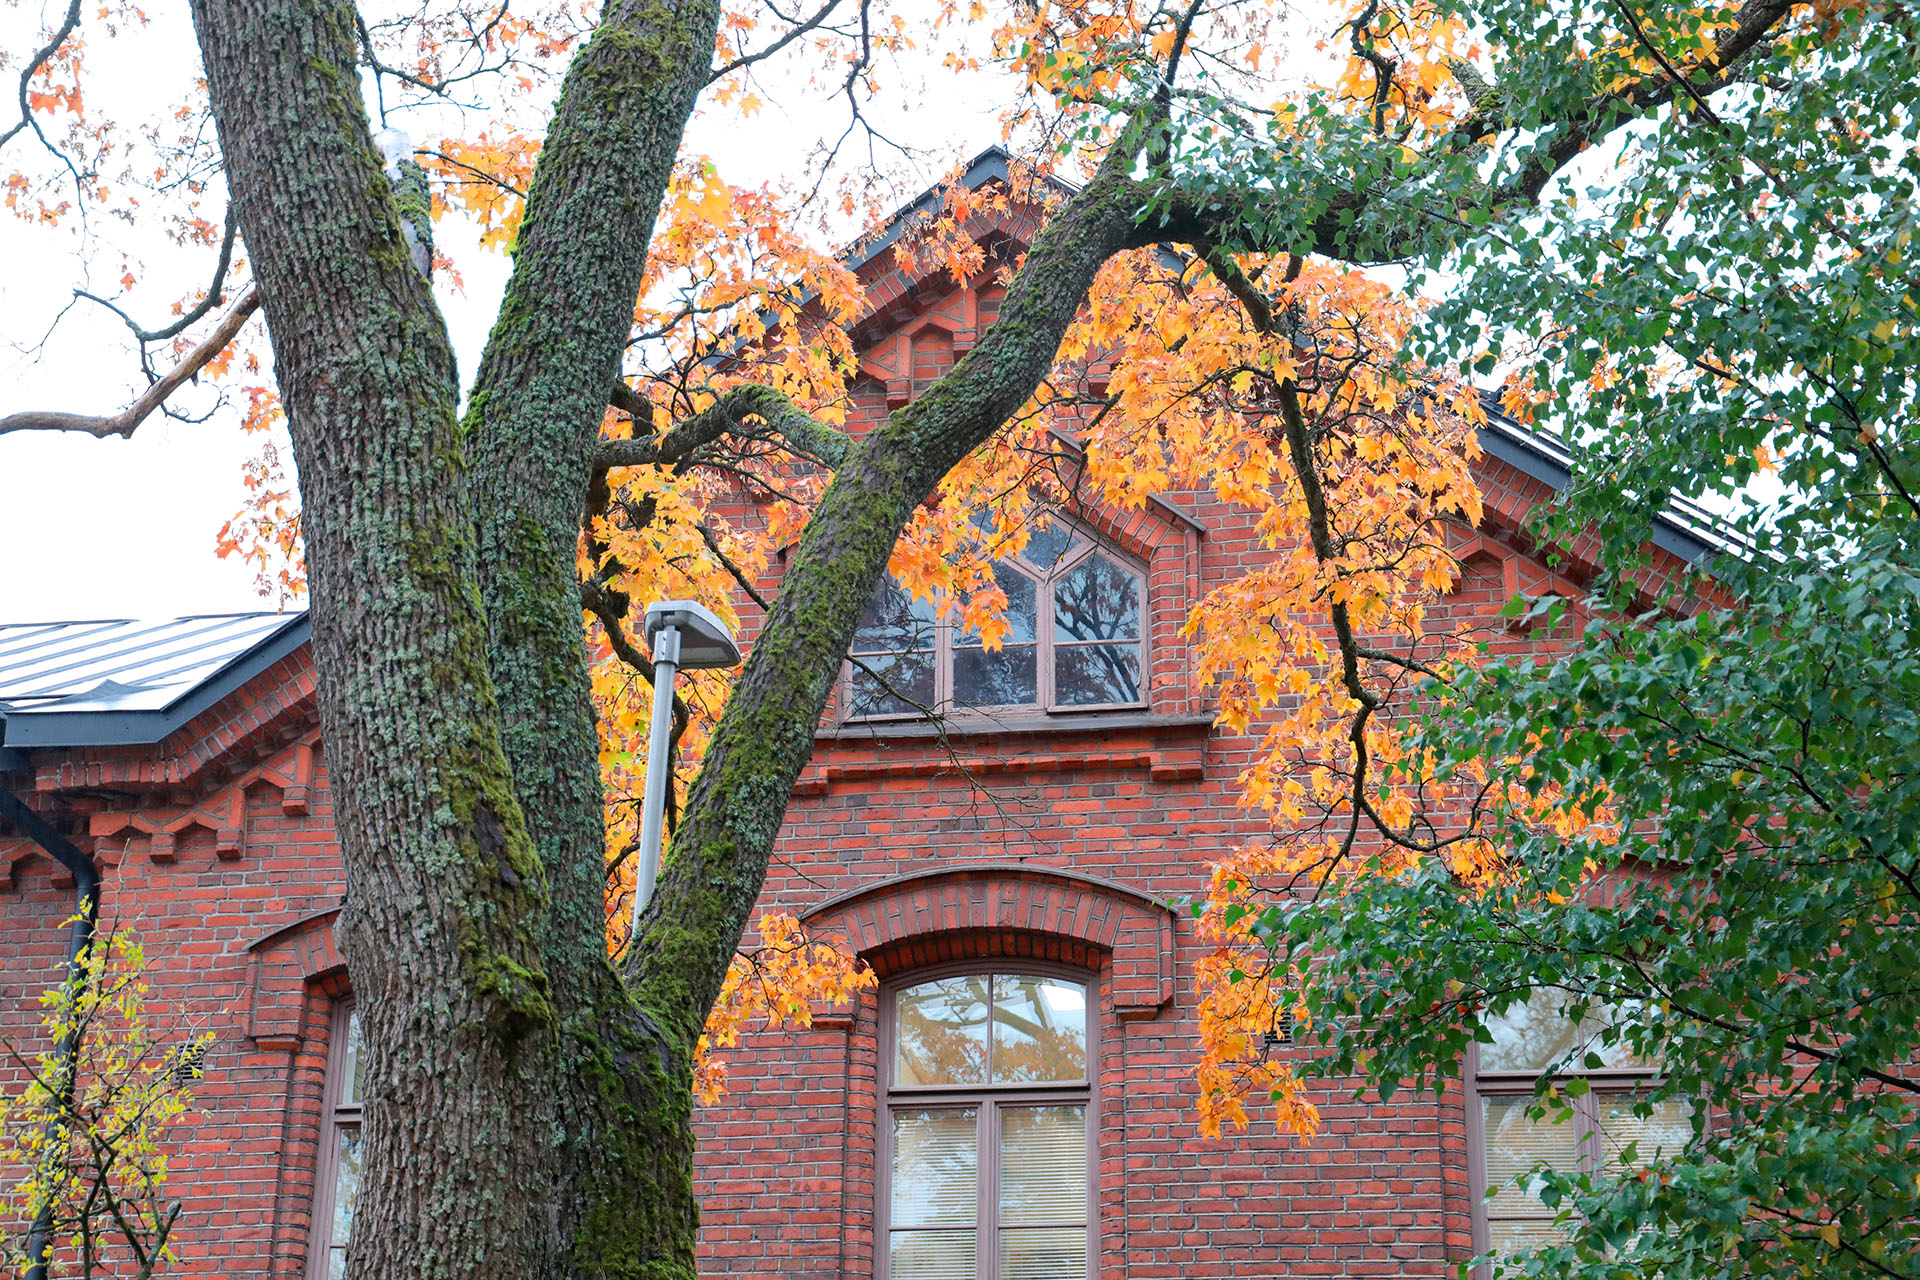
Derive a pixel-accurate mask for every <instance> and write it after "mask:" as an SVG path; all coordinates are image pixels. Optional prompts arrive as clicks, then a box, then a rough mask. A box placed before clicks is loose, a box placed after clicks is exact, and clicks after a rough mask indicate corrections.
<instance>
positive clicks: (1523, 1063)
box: [1480, 989, 1646, 1072]
mask: <svg viewBox="0 0 1920 1280" xmlns="http://www.w3.org/2000/svg"><path fill="white" fill-rule="evenodd" d="M1571 1002H1572V997H1570V996H1569V995H1568V994H1567V993H1566V992H1564V991H1556V990H1552V989H1543V990H1539V991H1535V992H1533V993H1531V994H1530V995H1528V997H1527V998H1526V1000H1525V1001H1524V1002H1523V1003H1521V1004H1516V1005H1513V1006H1511V1007H1509V1008H1508V1009H1507V1011H1506V1012H1505V1013H1503V1014H1501V1015H1500V1016H1499V1017H1497V1018H1496V1017H1489V1018H1488V1019H1486V1028H1487V1031H1488V1032H1489V1033H1490V1034H1491V1035H1492V1036H1493V1043H1492V1044H1483V1045H1481V1046H1480V1070H1482V1071H1532V1072H1540V1071H1545V1070H1547V1069H1548V1068H1550V1067H1554V1066H1558V1065H1560V1064H1563V1063H1564V1064H1565V1068H1564V1069H1565V1070H1568V1071H1572V1072H1578V1071H1580V1070H1582V1069H1583V1068H1584V1067H1585V1066H1586V1055H1587V1053H1588V1052H1592V1053H1597V1054H1599V1055H1600V1059H1601V1061H1602V1062H1604V1063H1605V1064H1606V1065H1607V1066H1609V1067H1636V1066H1644V1065H1646V1064H1644V1063H1641V1062H1640V1061H1639V1060H1637V1059H1636V1058H1635V1057H1634V1056H1633V1054H1632V1053H1631V1052H1629V1051H1628V1049H1627V1047H1626V1046H1625V1045H1623V1044H1613V1045H1604V1044H1601V1043H1600V1041H1599V1039H1598V1036H1599V1035H1600V1031H1601V1028H1602V1027H1603V1026H1604V1025H1605V1020H1606V1018H1607V1011H1606V1010H1605V1009H1603V1008H1602V1007H1601V1006H1599V1005H1597V1004H1594V1005H1591V1006H1590V1007H1589V1009H1588V1013H1587V1018H1586V1021H1585V1022H1583V1023H1581V1024H1579V1025H1578V1026H1576V1025H1574V1022H1573V1020H1572V1019H1571V1018H1569V1017H1568V1016H1567V1013H1566V1010H1567V1006H1568V1005H1569V1004H1570V1003H1571ZM1576 1049H1577V1052H1576Z"/></svg>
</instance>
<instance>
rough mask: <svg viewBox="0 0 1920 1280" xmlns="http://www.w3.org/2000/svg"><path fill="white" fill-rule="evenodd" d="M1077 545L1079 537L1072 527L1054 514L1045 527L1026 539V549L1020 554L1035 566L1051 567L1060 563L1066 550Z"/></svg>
mask: <svg viewBox="0 0 1920 1280" xmlns="http://www.w3.org/2000/svg"><path fill="white" fill-rule="evenodd" d="M1079 545H1080V539H1079V538H1077V537H1075V536H1074V532H1073V529H1072V528H1071V527H1069V526H1068V524H1067V522H1066V521H1065V520H1062V519H1060V518H1058V517H1057V516H1056V517H1054V518H1052V519H1050V520H1048V522H1047V527H1046V528H1044V529H1035V530H1034V531H1033V533H1032V535H1031V536H1030V537H1028V539H1027V549H1026V550H1025V551H1023V552H1022V553H1021V555H1022V556H1023V557H1024V558H1025V560H1026V562H1027V563H1028V564H1030V565H1033V566H1034V567H1036V568H1040V569H1051V568H1053V566H1055V565H1056V564H1059V563H1060V560H1061V558H1062V557H1063V556H1065V555H1066V554H1067V552H1069V551H1072V550H1073V549H1074V548H1075V547H1078V546H1079Z"/></svg>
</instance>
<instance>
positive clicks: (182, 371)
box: [0, 288, 260, 439]
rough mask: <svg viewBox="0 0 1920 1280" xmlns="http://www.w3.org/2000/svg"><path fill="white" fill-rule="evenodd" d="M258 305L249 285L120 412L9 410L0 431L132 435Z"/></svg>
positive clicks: (230, 337) (257, 292)
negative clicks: (195, 342) (208, 329)
mask: <svg viewBox="0 0 1920 1280" xmlns="http://www.w3.org/2000/svg"><path fill="white" fill-rule="evenodd" d="M259 306H260V290H259V289H257V288H255V289H249V290H247V292H246V295H245V296H244V297H242V298H241V299H240V300H239V301H238V302H236V303H234V304H233V309H232V310H231V311H229V312H227V314H226V315H225V316H223V317H221V320H220V323H219V324H218V325H217V326H215V328H214V331H213V332H212V333H210V334H208V335H207V336H206V337H205V338H204V339H202V340H201V342H200V345H198V346H196V347H195V348H194V349H193V350H191V351H189V352H188V353H187V354H186V356H185V357H184V358H183V359H182V360H181V361H180V363H179V364H176V365H175V366H174V367H173V368H172V369H169V370H168V371H167V372H166V374H165V375H163V376H162V377H161V378H160V380H159V381H157V382H155V383H154V384H153V385H152V386H150V387H148V388H147V389H146V391H145V393H144V394H142V395H141V397H140V398H139V399H138V400H135V401H134V402H133V403H132V404H130V405H128V406H127V407H126V408H125V409H123V410H121V411H120V412H119V413H115V414H109V415H107V416H104V417H91V416H88V415H87V414H81V413H59V412H53V411H40V410H28V411H27V412H25V413H15V414H11V415H9V416H7V417H5V418H0V435H5V434H6V433H8V432H10V431H78V432H82V433H84V434H86V435H90V436H97V437H99V438H101V439H105V438H106V437H108V436H123V437H124V436H131V435H132V434H133V430H134V428H135V427H137V426H139V425H140V424H141V423H142V422H144V421H145V420H146V418H147V416H148V415H149V414H151V413H152V412H153V411H154V410H155V409H158V408H159V407H160V406H161V405H162V404H163V403H165V401H166V398H167V397H168V396H170V395H172V394H173V393H174V392H175V391H176V390H177V389H179V386H180V384H181V383H183V382H185V381H186V380H187V379H188V378H191V377H193V376H194V375H195V374H197V373H199V372H200V370H202V369H204V368H205V367H206V366H207V362H208V361H210V360H212V359H213V358H214V357H215V356H217V355H219V354H220V352H221V351H222V350H224V349H225V348H226V345H227V344H228V343H230V342H232V341H233V339H234V335H235V334H237V333H239V332H240V326H241V325H243V324H245V323H246V322H247V317H248V316H250V315H252V314H253V313H254V311H255V310H257V309H258V308H259Z"/></svg>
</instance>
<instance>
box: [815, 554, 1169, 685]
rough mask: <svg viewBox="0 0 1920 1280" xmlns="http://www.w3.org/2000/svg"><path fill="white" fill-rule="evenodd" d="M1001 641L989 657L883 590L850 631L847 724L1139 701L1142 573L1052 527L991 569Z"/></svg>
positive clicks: (943, 621)
mask: <svg viewBox="0 0 1920 1280" xmlns="http://www.w3.org/2000/svg"><path fill="white" fill-rule="evenodd" d="M994 577H995V579H996V581H997V582H998V583H999V585H1000V589H1001V591H1003V592H1005V593H1006V597H1007V608H1006V622H1007V632H1006V634H1005V635H1004V636H1003V637H1002V638H1001V642H1000V647H999V648H997V649H992V650H989V649H988V648H987V647H986V645H985V643H984V641H983V639H982V637H981V636H980V635H979V633H978V632H976V631H973V630H971V629H970V628H967V627H965V626H963V625H961V624H960V623H959V622H958V621H957V619H954V618H941V617H939V616H938V610H937V609H936V608H935V606H934V604H933V602H931V601H928V600H916V599H914V598H913V597H912V596H911V595H910V594H909V593H908V592H907V591H905V590H904V589H903V588H902V587H901V586H900V585H899V584H898V583H897V582H895V581H893V580H892V579H891V578H888V579H887V580H885V581H883V582H882V583H881V584H880V587H879V589H878V590H877V591H875V592H874V596H873V600H872V601H871V602H870V603H869V604H868V606H867V612H866V614H865V616H864V617H862V619H861V621H860V629H859V630H858V631H857V632H855V633H854V640H853V647H852V648H851V649H850V650H849V654H850V656H851V657H852V658H853V659H855V660H856V661H854V662H850V663H849V664H848V667H849V672H848V677H847V689H846V693H847V697H846V704H845V705H846V706H847V708H848V718H849V719H860V720H873V719H886V718H892V717H902V716H923V715H929V714H946V713H951V712H968V711H977V712H990V713H991V712H1009V711H1020V710H1028V711H1034V712H1066V711H1084V710H1093V709H1104V708H1113V707H1137V706H1140V705H1142V704H1143V703H1144V702H1145V701H1146V678H1145V672H1146V575H1145V574H1144V573H1143V572H1141V570H1140V569H1139V568H1137V567H1136V566H1135V565H1133V564H1132V563H1131V562H1130V561H1127V560H1125V559H1123V558H1121V557H1120V556H1119V555H1117V554H1116V553H1114V552H1112V551H1110V550H1108V549H1107V548H1105V547H1102V546H1100V545H1099V544H1098V543H1096V542H1095V541H1094V540H1093V539H1092V538H1090V537H1088V536H1087V535H1086V534H1085V533H1083V532H1082V531H1081V530H1079V529H1078V528H1076V527H1075V526H1073V525H1071V524H1068V523H1067V522H1066V520H1065V519H1063V518H1061V517H1058V516H1056V517H1054V518H1053V519H1052V520H1051V521H1050V522H1049V523H1048V524H1047V526H1046V527H1045V528H1042V529H1039V530H1037V531H1035V532H1034V534H1033V535H1032V536H1031V537H1030V538H1029V539H1028V540H1027V545H1026V548H1025V550H1023V551H1022V552H1021V553H1020V554H1019V555H1017V556H1008V557H1007V558H1005V559H1003V560H1001V561H999V562H998V563H996V564H995V565H994Z"/></svg>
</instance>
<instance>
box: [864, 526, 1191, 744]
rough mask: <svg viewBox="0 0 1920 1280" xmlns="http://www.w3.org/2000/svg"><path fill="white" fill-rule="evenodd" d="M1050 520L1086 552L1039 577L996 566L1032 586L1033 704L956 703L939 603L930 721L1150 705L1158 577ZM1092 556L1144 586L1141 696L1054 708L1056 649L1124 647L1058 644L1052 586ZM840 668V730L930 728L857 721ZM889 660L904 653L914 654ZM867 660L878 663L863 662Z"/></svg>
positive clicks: (948, 618) (891, 717)
mask: <svg viewBox="0 0 1920 1280" xmlns="http://www.w3.org/2000/svg"><path fill="white" fill-rule="evenodd" d="M1052 519H1053V520H1054V521H1055V522H1057V523H1059V524H1061V525H1063V526H1064V527H1065V528H1067V529H1068V530H1069V531H1071V532H1072V533H1073V534H1074V535H1075V536H1076V537H1078V538H1079V539H1080V540H1081V541H1082V542H1083V543H1084V544H1085V545H1083V546H1080V547H1078V548H1075V549H1074V550H1072V551H1070V552H1068V553H1067V554H1066V555H1063V556H1061V557H1060V559H1059V560H1057V561H1056V562H1054V565H1053V567H1052V568H1050V569H1046V570H1044V571H1043V570H1041V569H1039V567H1038V566H1036V565H1033V564H1031V563H1029V562H1028V561H1027V560H1025V559H1024V558H1023V556H1024V553H1022V555H1021V556H1011V555H1010V556H1002V557H999V558H997V559H996V560H995V563H996V564H997V563H1000V562H1001V561H1009V562H1012V563H1013V565H1014V568H1013V572H1015V573H1021V574H1024V575H1025V576H1027V577H1028V578H1029V579H1031V580H1032V581H1033V584H1034V640H1033V648H1034V700H1033V701H1032V702H1030V703H997V704H992V705H983V706H961V705H959V704H957V703H955V702H954V700H953V666H954V655H955V653H956V652H957V650H958V649H960V648H963V647H964V648H972V647H975V646H960V645H956V644H955V643H954V640H955V637H956V636H957V635H958V634H959V627H958V626H957V625H956V624H957V619H956V618H955V616H954V615H953V614H952V613H951V612H948V611H943V610H942V609H941V604H942V603H943V602H942V601H941V600H939V599H938V598H936V599H935V601H934V618H933V624H932V626H933V648H932V653H933V701H932V704H931V706H930V711H931V713H932V715H933V716H935V717H939V718H941V719H944V720H949V721H961V722H965V721H978V722H990V723H994V724H1001V723H1005V722H1007V721H1009V720H1021V719H1026V720H1031V721H1033V722H1036V723H1039V722H1042V721H1045V720H1046V719H1047V718H1048V717H1050V716H1063V715H1079V714H1081V713H1098V712H1106V711H1140V710H1144V709H1146V708H1147V707H1148V706H1149V705H1150V704H1151V703H1152V676H1153V609H1152V603H1153V601H1152V586H1153V575H1152V573H1151V572H1150V571H1149V569H1148V567H1147V566H1146V565H1144V564H1142V563H1141V562H1140V561H1139V560H1137V559H1136V558H1134V557H1133V556H1131V555H1129V554H1128V553H1126V552H1124V551H1122V550H1120V549H1119V548H1117V547H1115V546H1114V545H1113V544H1112V543H1111V542H1109V541H1107V540H1106V539H1105V538H1102V537H1101V536H1100V535H1098V534H1097V533H1095V532H1094V531H1092V530H1091V529H1089V528H1087V527H1086V525H1084V524H1082V523H1080V522H1079V521H1077V520H1072V519H1069V518H1068V517H1067V516H1065V515H1062V514H1060V513H1059V512H1054V513H1053V515H1052ZM1095 555H1104V556H1106V557H1107V559H1109V560H1111V561H1113V562H1114V563H1116V564H1118V565H1119V566H1120V567H1121V568H1122V569H1124V570H1125V571H1126V572H1128V573H1130V574H1132V575H1133V577H1134V579H1135V581H1137V582H1138V583H1139V586H1140V636H1139V639H1138V640H1136V641H1134V644H1135V645H1136V646H1137V647H1138V651H1139V655H1140V696H1139V697H1138V698H1136V699H1135V700H1133V701H1132V702H1089V703H1074V704H1070V705H1069V704H1062V703H1060V702H1059V701H1058V700H1057V697H1056V693H1057V691H1056V689H1055V681H1054V654H1055V651H1056V646H1058V647H1065V648H1089V647H1092V646H1095V645H1098V644H1103V643H1104V644H1114V643H1124V642H1116V641H1097V640H1084V641H1082V640H1076V641H1067V642H1058V641H1056V640H1055V639H1054V635H1053V611H1054V599H1053V594H1054V584H1055V583H1056V582H1057V581H1058V580H1059V579H1061V578H1062V577H1064V576H1066V575H1067V574H1068V573H1071V572H1072V571H1073V570H1074V569H1076V568H1078V567H1079V566H1080V565H1081V564H1082V563H1084V562H1085V561H1087V560H1088V559H1090V558H1092V557H1093V556H1095ZM854 652H855V651H854V650H852V649H849V650H848V653H849V657H848V659H847V660H846V661H843V662H842V663H841V664H840V679H839V682H838V684H837V686H836V694H837V699H836V700H837V702H838V704H839V716H838V722H839V723H840V724H842V725H863V724H890V723H892V724H898V723H901V722H908V723H911V722H913V721H916V720H926V719H928V718H929V716H928V714H927V713H925V712H921V711H917V710H915V711H884V712H879V713H876V714H872V715H859V714H856V713H855V710H854V705H853V696H854V694H853V662H852V654H853V653H854ZM888 652H897V653H906V652H911V651H910V650H904V649H903V650H893V651H888ZM861 656H862V657H871V656H875V655H873V654H862V655H861Z"/></svg>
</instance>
